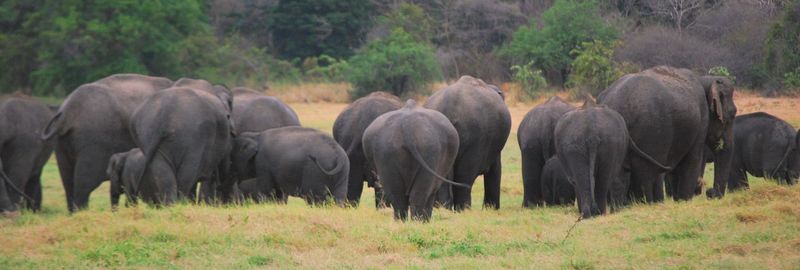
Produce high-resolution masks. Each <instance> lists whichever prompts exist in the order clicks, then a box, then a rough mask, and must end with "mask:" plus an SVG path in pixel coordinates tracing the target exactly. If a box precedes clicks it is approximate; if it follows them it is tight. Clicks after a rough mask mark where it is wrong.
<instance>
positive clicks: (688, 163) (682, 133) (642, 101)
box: [598, 66, 736, 202]
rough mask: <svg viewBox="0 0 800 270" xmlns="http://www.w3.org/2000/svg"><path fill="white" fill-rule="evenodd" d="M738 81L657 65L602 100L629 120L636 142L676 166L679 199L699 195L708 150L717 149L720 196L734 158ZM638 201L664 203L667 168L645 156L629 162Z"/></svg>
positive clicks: (673, 177) (621, 82) (675, 191)
mask: <svg viewBox="0 0 800 270" xmlns="http://www.w3.org/2000/svg"><path fill="white" fill-rule="evenodd" d="M733 93H734V88H733V83H732V82H731V81H730V80H728V79H727V78H725V77H719V76H698V75H696V74H695V73H694V72H692V71H690V70H687V69H678V68H672V67H667V66H658V67H654V68H650V69H647V70H645V71H642V72H639V73H634V74H628V75H625V76H623V77H622V78H620V79H619V80H617V81H616V82H614V83H613V84H612V85H611V86H609V88H608V89H606V90H605V91H603V92H602V93H601V94H600V96H599V97H598V100H599V102H600V103H602V104H605V105H607V106H608V107H610V108H611V109H614V110H616V111H617V112H619V113H620V114H621V115H622V117H624V118H625V122H626V125H627V128H628V130H629V133H630V136H631V138H632V140H633V141H634V142H635V144H637V145H638V146H639V147H640V148H641V149H642V150H643V151H644V152H645V153H647V154H648V155H649V156H651V157H653V158H654V159H655V160H656V161H658V163H660V164H663V165H666V166H667V167H671V168H673V169H672V170H670V171H669V172H668V174H669V175H668V177H669V178H670V179H671V180H672V181H673V185H672V189H673V190H672V192H671V193H672V194H673V195H674V196H673V198H674V199H675V200H688V199H691V198H692V196H694V190H695V189H696V187H697V181H698V178H699V177H700V175H701V174H702V170H701V167H702V163H703V160H704V154H703V151H704V149H705V147H706V146H709V147H711V149H715V150H714V151H715V153H714V156H715V157H717V159H716V162H715V169H714V187H713V188H711V189H709V191H708V192H707V195H709V197H721V196H722V195H723V194H724V192H725V187H726V185H727V182H728V176H729V175H730V168H731V160H732V159H733V148H734V138H733V125H734V124H733V119H734V116H735V115H736V105H735V104H734V103H733ZM628 162H629V164H628V166H627V167H628V168H630V181H631V182H630V188H631V190H630V191H631V193H632V195H633V197H634V198H636V199H642V198H644V199H645V200H646V201H647V202H658V201H663V199H664V190H663V188H664V184H663V178H662V177H661V176H662V173H663V170H662V169H661V168H658V167H657V166H655V165H653V164H652V163H651V162H648V161H647V160H645V159H644V158H642V157H641V156H632V157H631V158H629V159H628Z"/></svg>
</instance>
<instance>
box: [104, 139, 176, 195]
mask: <svg viewBox="0 0 800 270" xmlns="http://www.w3.org/2000/svg"><path fill="white" fill-rule="evenodd" d="M145 161H146V160H145V156H144V153H142V150H141V149H139V148H134V149H131V150H130V151H128V152H123V153H116V154H114V155H111V158H110V159H109V161H108V168H106V174H108V177H109V180H110V181H111V207H112V209H116V208H117V207H118V205H119V197H120V195H121V194H122V193H123V192H124V193H125V196H126V199H127V203H126V205H127V204H132V203H136V202H137V199H138V198H139V197H140V196H141V197H142V199H143V200H144V201H145V202H147V203H150V204H154V205H169V204H171V203H172V202H174V201H175V200H176V199H177V198H176V195H177V190H176V189H177V186H176V185H175V181H169V180H170V179H169V177H167V176H168V175H169V174H170V173H171V172H170V168H169V166H167V164H165V163H153V164H151V165H150V167H148V168H147V169H148V171H147V173H146V174H145V172H144V170H145ZM142 174H144V176H142V177H143V178H142V179H139V177H140V176H141V175H142ZM139 181H142V185H139Z"/></svg>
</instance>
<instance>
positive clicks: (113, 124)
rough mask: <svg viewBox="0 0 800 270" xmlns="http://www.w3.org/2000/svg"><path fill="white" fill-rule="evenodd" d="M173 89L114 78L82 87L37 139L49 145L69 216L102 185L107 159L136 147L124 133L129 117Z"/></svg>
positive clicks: (161, 82) (156, 81) (141, 79)
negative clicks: (151, 98)
mask: <svg viewBox="0 0 800 270" xmlns="http://www.w3.org/2000/svg"><path fill="white" fill-rule="evenodd" d="M172 83H173V82H172V81H171V80H169V79H166V78H161V77H150V76H144V75H138V74H117V75H111V76H108V77H106V78H103V79H100V80H98V81H96V82H93V83H89V84H84V85H81V86H80V87H78V88H77V89H75V91H73V92H72V93H71V94H70V95H69V96H68V97H67V98H66V99H65V100H64V103H63V104H62V105H61V107H60V108H59V110H58V112H57V113H56V114H55V115H54V116H53V117H52V118H51V119H50V122H49V123H48V124H47V127H46V128H45V130H44V134H43V135H42V138H43V139H45V140H51V141H52V143H53V145H54V148H55V152H56V160H57V161H58V170H59V172H60V173H61V181H62V183H63V185H64V192H65V194H66V199H67V208H68V209H69V211H70V212H74V211H76V210H79V209H82V208H86V207H87V206H88V203H89V195H90V194H91V193H92V191H94V190H95V189H96V188H97V187H98V186H100V184H101V183H102V182H103V181H105V180H106V179H107V176H106V172H105V169H106V168H107V167H108V160H109V158H110V157H111V155H113V154H114V153H120V152H124V151H128V150H130V149H132V148H135V147H136V144H135V143H134V142H133V138H132V137H131V132H130V129H129V124H130V117H131V114H133V111H134V110H135V109H136V108H137V107H138V106H139V105H141V104H142V103H144V101H145V99H147V98H148V97H149V96H150V95H152V94H154V93H156V92H157V91H159V90H161V89H166V88H169V87H170V86H171V85H172Z"/></svg>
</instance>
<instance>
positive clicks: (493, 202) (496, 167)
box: [483, 157, 503, 210]
mask: <svg viewBox="0 0 800 270" xmlns="http://www.w3.org/2000/svg"><path fill="white" fill-rule="evenodd" d="M502 171H503V166H502V162H501V161H500V157H497V159H496V160H495V161H494V164H492V166H491V167H489V171H488V172H487V173H486V174H484V175H483V184H484V188H483V189H484V192H483V208H494V209H495V210H497V209H500V180H501V175H502Z"/></svg>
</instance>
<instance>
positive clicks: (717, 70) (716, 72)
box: [708, 66, 736, 81]
mask: <svg viewBox="0 0 800 270" xmlns="http://www.w3.org/2000/svg"><path fill="white" fill-rule="evenodd" d="M708 75H713V76H723V77H727V78H728V79H731V80H732V81H735V80H736V77H734V76H733V75H731V72H730V71H728V68H726V67H723V66H716V67H712V68H711V69H709V70H708Z"/></svg>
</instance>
